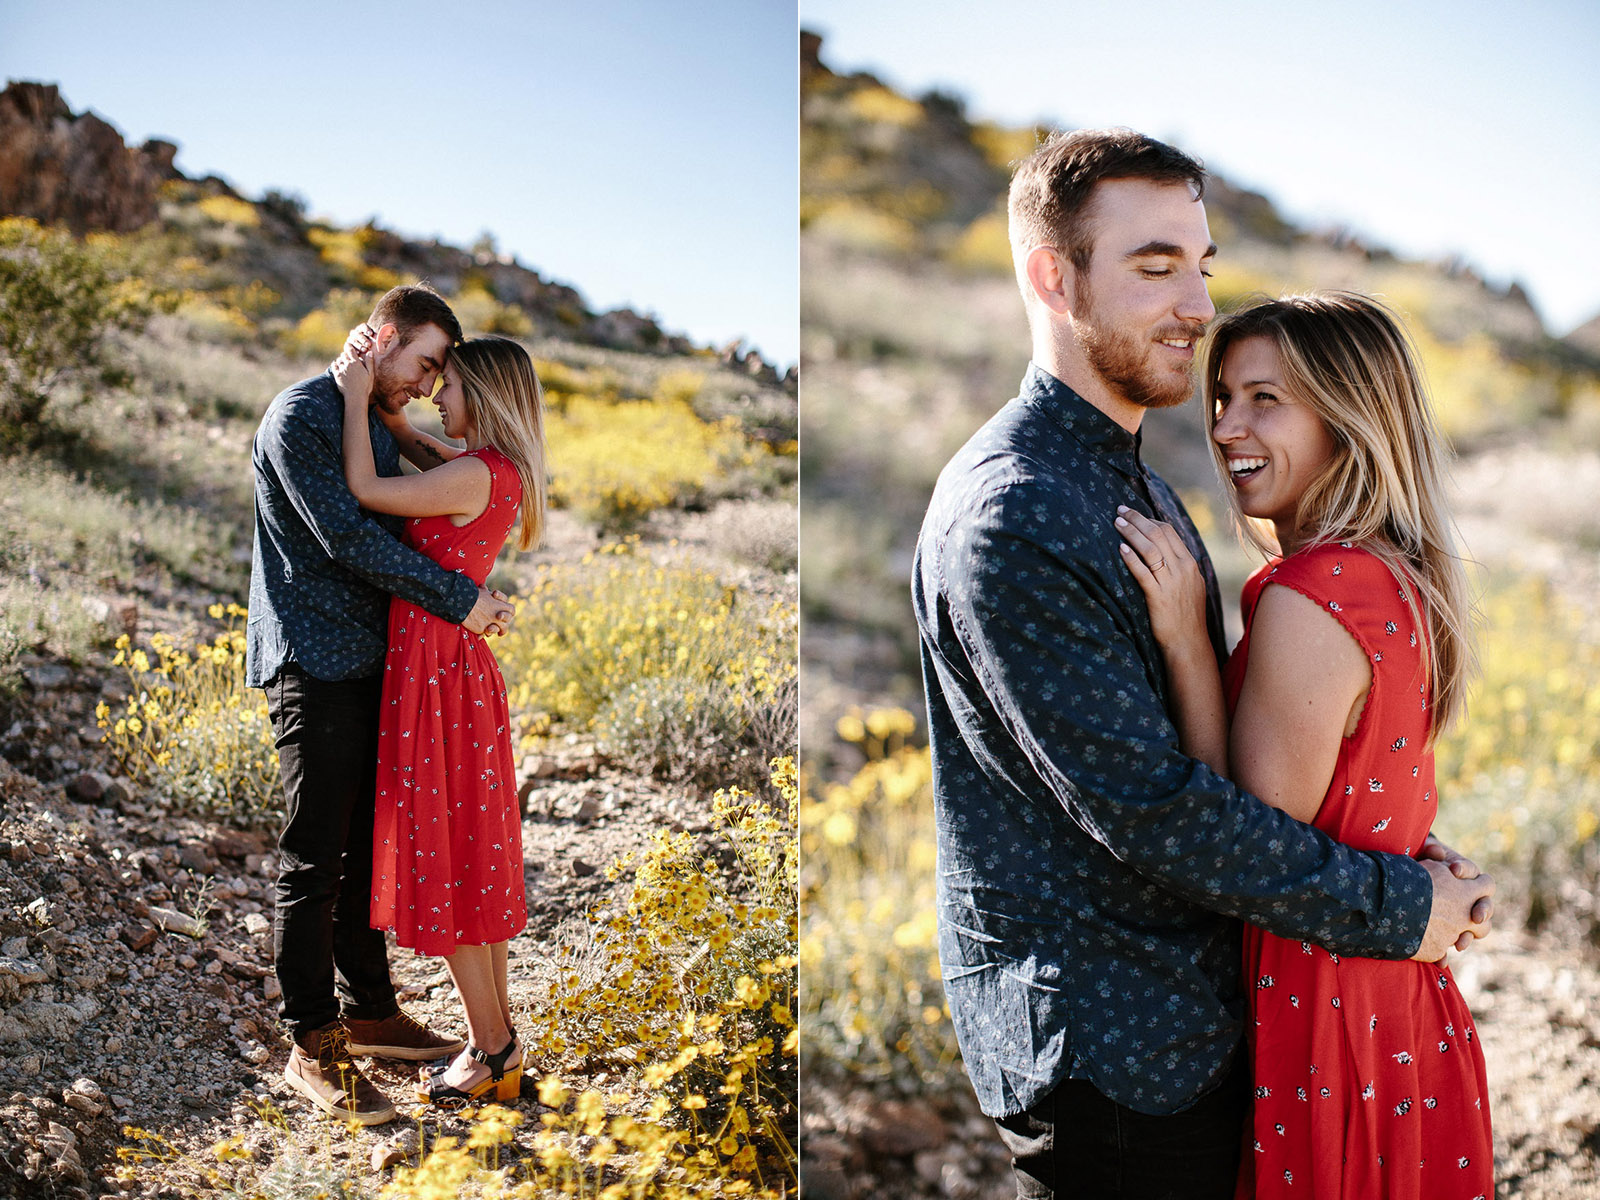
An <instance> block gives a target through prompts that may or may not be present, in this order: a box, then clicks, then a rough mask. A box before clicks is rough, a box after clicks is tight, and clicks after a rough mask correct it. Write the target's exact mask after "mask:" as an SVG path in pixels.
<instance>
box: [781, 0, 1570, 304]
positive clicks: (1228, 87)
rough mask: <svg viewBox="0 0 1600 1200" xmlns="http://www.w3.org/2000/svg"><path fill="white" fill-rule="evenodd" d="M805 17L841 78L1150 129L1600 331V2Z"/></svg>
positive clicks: (1436, 1) (1282, 199) (839, 2)
mask: <svg viewBox="0 0 1600 1200" xmlns="http://www.w3.org/2000/svg"><path fill="white" fill-rule="evenodd" d="M800 13H801V23H802V25H803V26H804V27H805V28H807V29H810V30H814V31H815V32H818V33H821V34H823V35H824V37H825V41H824V43H823V59H824V61H825V62H827V63H828V64H829V65H830V66H832V67H833V68H834V69H835V70H843V71H854V70H870V71H872V72H873V73H874V74H877V75H879V76H880V77H881V78H883V79H884V80H885V81H886V82H889V83H892V84H895V85H897V86H899V87H901V88H903V89H906V90H909V91H910V92H911V93H913V94H920V93H921V92H924V91H926V90H928V89H929V88H933V87H940V88H943V89H945V90H949V91H953V92H955V93H957V94H959V95H961V96H963V97H964V98H965V99H966V100H967V103H968V111H969V114H970V115H972V116H974V117H982V118H987V119H991V120H998V121H1002V122H1004V123H1010V124H1018V125H1021V124H1026V123H1028V122H1031V121H1035V120H1040V119H1043V120H1044V121H1046V122H1047V123H1055V124H1065V125H1070V126H1076V127H1090V126H1100V125H1129V126H1132V127H1134V128H1136V129H1140V130H1143V131H1144V132H1146V133H1149V134H1152V135H1153V136H1155V137H1159V138H1163V139H1165V140H1168V141H1172V142H1174V143H1175V144H1177V145H1179V146H1181V147H1182V148H1184V149H1186V150H1188V151H1189V152H1191V153H1193V154H1197V155H1199V156H1200V157H1201V158H1202V159H1204V160H1205V162H1206V164H1207V166H1209V167H1211V168H1212V169H1213V170H1216V171H1218V172H1220V173H1221V174H1223V175H1224V176H1226V177H1227V178H1229V179H1231V180H1232V181H1233V182H1235V183H1238V184H1242V185H1244V186H1247V187H1252V188H1256V189H1258V190H1261V191H1264V192H1266V193H1267V194H1268V195H1269V196H1271V197H1272V198H1273V199H1274V200H1275V201H1276V202H1277V203H1278V204H1279V205H1280V207H1281V208H1283V209H1284V210H1285V211H1286V212H1287V213H1288V214H1289V215H1291V216H1293V217H1295V218H1296V219H1298V220H1300V221H1302V222H1306V223H1308V224H1311V225H1313V226H1318V227H1320V226H1323V225H1341V226H1347V227H1349V228H1351V229H1353V230H1355V231H1356V232H1358V233H1362V234H1365V235H1366V236H1367V237H1368V238H1370V239H1371V240H1374V241H1376V242H1377V243H1379V244H1382V245H1387V246H1389V247H1391V248H1393V249H1395V250H1397V251H1399V252H1401V253H1404V254H1406V255H1408V256H1414V257H1425V258H1434V257H1442V256H1447V255H1453V254H1460V255H1462V256H1463V257H1464V258H1465V259H1466V260H1467V261H1468V262H1471V263H1473V264H1474V265H1475V266H1476V267H1477V268H1478V269H1479V270H1480V271H1481V272H1483V273H1484V274H1486V275H1487V277H1488V278H1490V279H1491V280H1493V281H1495V282H1497V283H1501V284H1504V283H1506V282H1508V281H1510V280H1513V279H1515V280H1520V281H1521V282H1522V283H1523V285H1524V286H1525V287H1526V288H1527V289H1528V291H1529V292H1530V294H1531V295H1532V297H1533V299H1534V301H1535V304H1536V307H1538V309H1539V310H1540V313H1541V314H1542V315H1543V316H1544V318H1545V322H1546V326H1547V328H1548V329H1549V330H1550V332H1552V333H1555V334H1557V335H1560V334H1563V333H1566V332H1567V331H1568V330H1570V329H1571V328H1573V327H1574V326H1576V325H1578V324H1580V323H1581V322H1583V321H1585V320H1587V319H1588V318H1590V317H1593V316H1596V315H1600V236H1597V233H1596V226H1595V220H1594V213H1595V211H1596V204H1597V200H1596V198H1597V197H1600V134H1597V132H1596V130H1597V129H1600V61H1597V57H1596V55H1597V51H1600V4H1596V3H1594V0H1520V2H1519V3H1516V4H1507V3H1504V2H1503V0H1493V2H1491V0H1452V2H1451V3H1444V2H1442V0H1405V2H1402V3H1396V2H1395V0H1343V2H1340V3H1330V2H1328V0H1304V2H1287V0H1259V2H1250V0H1212V2H1211V3H1208V4H1200V5H1197V4H1194V3H1177V2H1176V0H1140V2H1139V3H1136V4H1129V3H1121V2H1119V0H1097V2H1089V0H1056V2H1052V3H1045V2H1041V0H989V2H988V3H986V4H983V5H974V4H970V3H965V2H962V0H801V3H800ZM1585 214H1588V215H1587V216H1586V215H1585ZM1223 249H1224V252H1225V251H1226V247H1224V248H1223Z"/></svg>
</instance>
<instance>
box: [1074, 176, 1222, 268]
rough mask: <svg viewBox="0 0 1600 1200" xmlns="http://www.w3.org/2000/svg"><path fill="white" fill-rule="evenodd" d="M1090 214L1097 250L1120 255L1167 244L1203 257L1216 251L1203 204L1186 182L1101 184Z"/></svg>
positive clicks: (1115, 182)
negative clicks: (1102, 249)
mask: <svg viewBox="0 0 1600 1200" xmlns="http://www.w3.org/2000/svg"><path fill="white" fill-rule="evenodd" d="M1089 215H1090V220H1091V221H1092V223H1093V224H1092V228H1093V230H1094V235H1095V242H1096V245H1097V247H1098V246H1100V245H1104V246H1105V248H1106V249H1110V250H1112V251H1113V252H1114V253H1117V254H1119V255H1125V254H1129V253H1132V252H1134V251H1136V250H1137V249H1138V248H1139V247H1141V246H1147V245H1148V246H1152V247H1156V246H1165V247H1167V250H1166V252H1167V253H1171V248H1172V247H1180V248H1181V249H1182V251H1183V252H1184V253H1197V254H1199V255H1200V256H1202V257H1205V256H1206V255H1208V254H1214V253H1215V252H1216V247H1215V246H1214V245H1213V244H1212V242H1211V232H1210V227H1209V226H1208V224H1207V223H1206V208H1205V205H1204V203H1202V202H1201V200H1200V198H1199V197H1198V196H1197V195H1195V192H1194V189H1193V188H1192V187H1190V186H1189V185H1188V184H1187V183H1157V182H1155V181H1153V180H1148V179H1107V180H1102V181H1101V182H1100V183H1098V184H1096V185H1095V190H1094V196H1093V198H1092V201H1091V207H1090V210H1089ZM1113 242H1114V243H1115V244H1114V245H1112V244H1107V243H1113ZM1150 252H1151V253H1160V252H1161V251H1159V250H1151V251H1150Z"/></svg>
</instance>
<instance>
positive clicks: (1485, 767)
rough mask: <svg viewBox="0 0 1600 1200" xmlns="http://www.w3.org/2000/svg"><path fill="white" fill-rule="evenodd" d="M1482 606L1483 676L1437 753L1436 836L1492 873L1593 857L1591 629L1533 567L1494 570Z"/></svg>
mask: <svg viewBox="0 0 1600 1200" xmlns="http://www.w3.org/2000/svg"><path fill="white" fill-rule="evenodd" d="M1482 615H1483V627H1482V629H1481V631H1480V636H1479V657H1480V660H1481V663H1482V669H1483V674H1482V676H1481V678H1480V679H1479V680H1478V681H1477V684H1476V686H1475V687H1474V688H1473V690H1472V694H1471V696H1470V698H1469V700H1468V702H1467V714H1466V717H1465V719H1464V720H1462V721H1461V722H1460V723H1459V724H1458V725H1457V726H1456V727H1455V728H1454V729H1453V730H1451V732H1450V733H1449V734H1448V735H1447V736H1446V737H1445V738H1443V739H1442V740H1441V741H1440V743H1439V747H1438V751H1437V766H1438V780H1439V821H1438V827H1439V831H1440V836H1442V837H1444V838H1445V840H1446V841H1449V842H1451V843H1452V844H1453V845H1455V846H1456V847H1457V848H1458V849H1460V850H1461V851H1462V852H1464V853H1466V854H1469V855H1475V856H1479V858H1480V861H1481V862H1482V864H1483V865H1484V866H1485V868H1486V869H1488V870H1491V871H1492V870H1497V869H1499V867H1500V866H1501V865H1503V864H1504V865H1512V866H1516V867H1527V866H1529V865H1530V864H1531V862H1532V860H1533V858H1534V856H1535V855H1536V854H1537V853H1539V852H1540V848H1541V847H1542V848H1543V850H1544V851H1546V852H1551V851H1553V852H1556V853H1558V854H1559V855H1560V856H1561V857H1562V858H1568V859H1576V858H1578V857H1580V856H1581V855H1582V854H1583V853H1586V852H1587V853H1589V854H1591V855H1593V854H1594V853H1595V851H1597V850H1600V838H1597V836H1596V835H1597V833H1600V636H1597V635H1600V631H1597V630H1596V629H1595V628H1594V627H1593V625H1592V624H1591V625H1589V626H1588V627H1587V628H1586V627H1585V622H1584V618H1583V614H1581V613H1580V612H1579V611H1577V610H1576V609H1575V608H1574V607H1573V606H1572V605H1570V604H1568V603H1566V602H1565V601H1564V600H1562V598H1561V597H1560V596H1559V595H1558V594H1556V593H1555V592H1554V591H1553V590H1552V589H1551V588H1550V586H1549V585H1548V583H1546V582H1545V581H1544V580H1542V579H1539V578H1537V577H1528V576H1524V577H1520V578H1497V579H1493V580H1491V581H1490V585H1489V588H1488V591H1487V594H1486V596H1485V597H1484V600H1483V603H1482ZM1597 915H1600V914H1597Z"/></svg>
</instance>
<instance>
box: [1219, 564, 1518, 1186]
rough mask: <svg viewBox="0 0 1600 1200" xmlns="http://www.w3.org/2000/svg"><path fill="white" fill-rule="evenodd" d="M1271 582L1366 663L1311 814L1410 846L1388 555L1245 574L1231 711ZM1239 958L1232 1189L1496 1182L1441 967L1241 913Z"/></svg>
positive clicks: (1481, 1108)
mask: <svg viewBox="0 0 1600 1200" xmlns="http://www.w3.org/2000/svg"><path fill="white" fill-rule="evenodd" d="M1268 583H1275V584H1281V585H1283V586H1285V587H1291V588H1293V589H1294V590H1295V591H1297V592H1300V593H1301V594H1303V595H1305V596H1308V597H1310V598H1311V599H1312V600H1314V601H1316V602H1317V604H1319V605H1320V606H1322V608H1323V609H1324V610H1325V611H1326V612H1328V613H1329V614H1330V615H1332V616H1333V617H1334V618H1335V619H1336V620H1337V621H1338V622H1339V623H1340V624H1341V625H1343V626H1344V628H1345V629H1346V630H1347V631H1348V632H1349V634H1350V636H1351V637H1353V638H1354V639H1355V640H1356V642H1357V643H1358V644H1359V645H1360V647H1361V649H1362V650H1363V651H1364V652H1365V653H1366V655H1367V657H1368V659H1369V660H1370V661H1371V663H1372V689H1371V691H1370V692H1369V694H1368V697H1367V703H1366V707H1365V708H1363V709H1362V712H1361V716H1360V719H1359V722H1358V724H1357V726H1356V731H1355V733H1354V735H1353V736H1351V737H1348V738H1346V739H1345V740H1344V744H1343V746H1342V747H1341V748H1340V751H1339V759H1338V763H1337V765H1336V766H1335V768H1334V773H1333V779H1332V781H1331V782H1330V783H1329V785H1328V791H1327V795H1326V796H1325V797H1324V798H1323V801H1322V808H1321V809H1320V810H1319V811H1318V813H1317V816H1316V820H1315V821H1314V822H1313V824H1315V825H1316V827H1317V828H1318V829H1321V830H1322V831H1323V832H1324V833H1327V834H1328V835H1330V836H1331V837H1334V838H1337V839H1338V840H1339V841H1341V842H1344V843H1346V844H1347V845H1351V846H1358V847H1361V848H1362V849H1368V850H1384V851H1389V852H1391V853H1394V854H1405V855H1411V856H1415V854H1416V852H1417V851H1418V850H1419V849H1420V848H1421V846H1422V843H1423V840H1424V838H1426V836H1427V834H1428V830H1429V829H1430V828H1431V827H1432V825H1433V818H1434V813H1435V812H1436V810H1437V809H1438V797H1437V796H1436V794H1435V792H1434V777H1433V754H1432V752H1431V751H1429V750H1428V749H1427V734H1428V716H1429V714H1428V703H1429V688H1428V681H1427V679H1426V678H1425V676H1423V674H1422V649H1421V645H1420V641H1421V639H1423V638H1425V637H1426V630H1425V629H1423V630H1418V629H1417V628H1416V625H1415V623H1414V622H1413V621H1412V618H1411V611H1410V608H1409V606H1408V605H1407V603H1406V600H1405V594H1404V591H1403V590H1402V586H1401V584H1400V583H1399V581H1397V580H1396V579H1395V577H1394V575H1392V574H1391V573H1390V572H1389V569H1388V568H1387V567H1385V566H1384V565H1383V563H1382V562H1381V561H1380V560H1379V559H1377V558H1376V557H1374V556H1373V555H1371V554H1369V553H1367V552H1366V551H1364V550H1360V549H1356V548H1354V547H1353V546H1351V545H1349V544H1348V543H1341V544H1338V545H1327V546H1319V547H1314V548H1312V549H1309V550H1305V551H1302V552H1300V553H1298V554H1295V555H1292V556H1291V557H1289V558H1287V559H1284V560H1282V561H1281V562H1275V563H1268V564H1266V565H1265V566H1264V567H1262V568H1261V569H1260V570H1259V571H1257V572H1256V573H1255V574H1254V575H1252V576H1251V577H1250V579H1249V581H1248V582H1247V583H1246V584H1245V587H1244V596H1243V601H1242V604H1243V608H1244V620H1245V634H1244V638H1243V639H1242V640H1241V641H1240V642H1239V645H1238V647H1237V648H1236V649H1235V650H1234V653H1233V656H1232V658H1230V659H1229V661H1228V668H1227V672H1226V676H1225V683H1226V689H1227V698H1228V706H1229V709H1230V710H1231V709H1232V708H1233V707H1234V706H1235V705H1237V703H1238V700H1239V689H1240V687H1241V685H1242V684H1243V682H1244V674H1245V663H1246V661H1247V659H1248V656H1249V652H1250V622H1251V620H1252V619H1253V617H1254V615H1255V606H1256V602H1257V601H1258V600H1259V599H1260V596H1261V592H1262V589H1263V588H1264V587H1265V586H1266V585H1267V584H1268ZM1244 968H1245V983H1246V985H1247V990H1248V1005H1249V1017H1250V1023H1249V1025H1247V1029H1248V1033H1249V1041H1250V1052H1251V1058H1252V1064H1253V1071H1254V1077H1255V1079H1254V1081H1255V1101H1254V1117H1253V1128H1247V1131H1246V1134H1245V1151H1244V1156H1243V1158H1242V1160H1241V1164H1240V1179H1239V1189H1238V1195H1239V1196H1240V1197H1250V1196H1260V1197H1269V1196H1270V1197H1302V1198H1303V1197H1313V1196H1314V1197H1317V1198H1318V1200H1327V1198H1330V1197H1346V1198H1348V1200H1379V1198H1383V1200H1423V1198H1424V1197H1425V1198H1426V1200H1457V1198H1459V1200H1474V1198H1478V1200H1487V1198H1488V1197H1492V1196H1493V1195H1494V1152H1493V1142H1492V1139H1491V1137H1490V1133H1489V1091H1488V1085H1487V1081H1486V1079H1485V1075H1484V1066H1483V1052H1482V1050H1481V1048H1480V1047H1479V1044H1478V1037H1477V1032H1476V1030H1475V1029H1474V1027H1473V1023H1472V1015H1471V1014H1470V1013H1468V1012H1467V1006H1466V1004H1465V1003H1464V1002H1463V1001H1462V999H1461V994H1460V992H1458V991H1457V990H1456V985H1455V980H1454V979H1452V978H1451V975H1450V971H1449V969H1448V968H1446V967H1444V966H1434V965H1432V964H1429V963H1416V962H1385V961H1380V960H1378V959H1371V958H1341V957H1340V956H1339V955H1337V954H1334V953H1332V952H1331V951H1328V950H1324V949H1323V948H1321V947H1320V946H1313V945H1311V944H1309V943H1306V942H1297V941H1285V940H1284V939H1283V938H1279V937H1275V936H1273V935H1272V934H1270V933H1265V932H1263V931H1262V930H1259V929H1256V928H1255V927H1253V926H1246V927H1245V948H1244Z"/></svg>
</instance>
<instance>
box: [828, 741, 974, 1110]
mask: <svg viewBox="0 0 1600 1200" xmlns="http://www.w3.org/2000/svg"><path fill="white" fill-rule="evenodd" d="M915 731H916V721H915V719H914V718H913V717H912V715H911V714H910V713H908V712H906V711H904V710H903V709H875V710H872V711H870V712H866V713H862V712H860V711H858V710H852V711H851V712H849V713H847V714H846V715H845V716H844V717H842V718H840V720H839V723H838V733H839V736H840V737H841V738H842V739H843V740H844V741H846V742H849V743H851V744H853V745H855V746H857V747H859V748H860V750H861V752H862V753H863V754H864V755H865V758H866V761H865V763H864V764H863V765H862V766H861V768H860V769H859V770H858V771H857V772H856V773H855V774H854V775H853V776H852V777H851V778H850V779H848V780H846V781H843V782H833V783H826V784H822V785H820V786H819V785H816V784H815V783H814V782H813V781H811V780H809V779H808V780H807V781H806V787H805V790H804V794H803V796H802V799H801V804H800V847H801V854H802V857H803V861H804V864H805V871H804V874H803V876H802V882H801V899H802V906H803V910H804V913H805V922H804V928H803V931H802V936H801V940H800V959H801V963H802V965H803V968H804V971H805V979H806V987H805V992H804V997H803V1005H802V1016H801V1020H802V1023H803V1024H804V1026H805V1031H806V1045H807V1066H806V1069H807V1071H815V1070H818V1069H823V1070H838V1071H846V1072H850V1073H853V1074H857V1075H860V1076H864V1077H867V1078H872V1079H895V1078H905V1077H906V1075H907V1073H908V1072H909V1073H910V1074H911V1077H913V1078H919V1077H920V1078H922V1079H932V1078H937V1077H938V1076H939V1075H940V1074H941V1073H942V1072H944V1071H945V1070H947V1069H948V1068H950V1067H952V1066H954V1065H955V1064H956V1063H957V1062H958V1059H957V1051H956V1044H955V1032H954V1030H953V1028H952V1027H951V1024H950V1014H949V1009H948V1007H947V1006H946V1004H945V1000H944V991H943V988H942V986H941V984H940V982H939V979H940V976H939V956H938V947H937V942H936V937H935V933H936V931H935V927H934V911H935V906H934V842H933V787H932V771H931V767H930V763H929V759H928V751H927V748H926V747H913V746H911V745H909V744H908V741H907V739H908V738H909V737H910V736H911V735H912V734H913V733H914V732H915Z"/></svg>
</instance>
